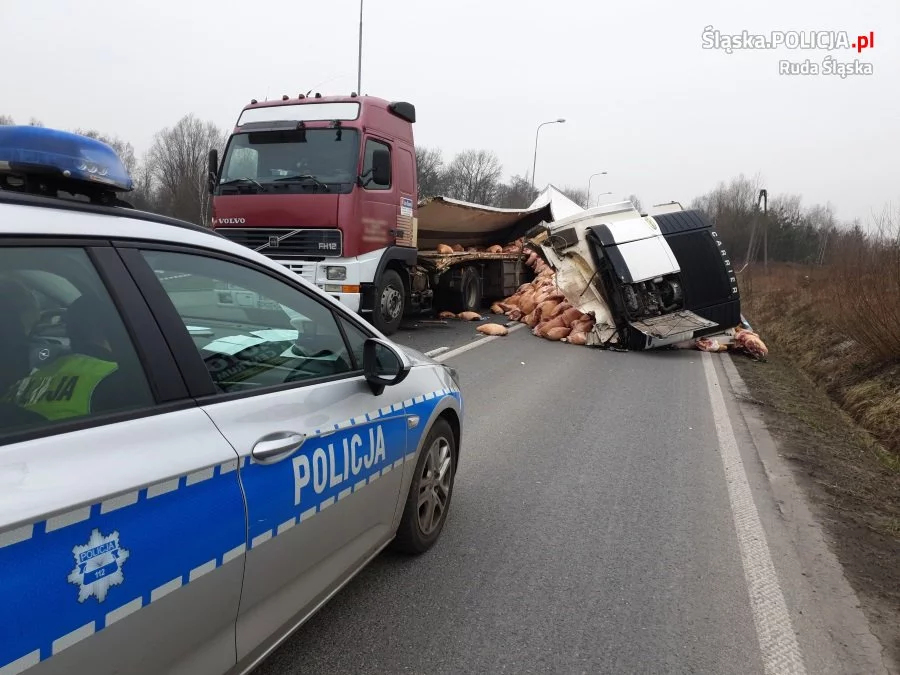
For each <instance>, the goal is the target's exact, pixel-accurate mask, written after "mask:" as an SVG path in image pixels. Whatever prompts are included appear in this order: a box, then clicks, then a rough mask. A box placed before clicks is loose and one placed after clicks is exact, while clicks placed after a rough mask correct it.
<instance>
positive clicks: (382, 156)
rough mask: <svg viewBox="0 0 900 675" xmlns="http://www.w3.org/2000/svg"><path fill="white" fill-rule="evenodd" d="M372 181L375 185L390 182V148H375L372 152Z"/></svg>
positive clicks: (388, 183)
mask: <svg viewBox="0 0 900 675" xmlns="http://www.w3.org/2000/svg"><path fill="white" fill-rule="evenodd" d="M372 182H373V183H375V184H376V185H390V184H391V152H390V150H375V151H373V152H372Z"/></svg>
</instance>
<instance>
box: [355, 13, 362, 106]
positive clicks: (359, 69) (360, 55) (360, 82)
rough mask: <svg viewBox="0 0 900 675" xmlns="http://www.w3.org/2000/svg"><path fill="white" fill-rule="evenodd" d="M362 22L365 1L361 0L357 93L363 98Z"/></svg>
mask: <svg viewBox="0 0 900 675" xmlns="http://www.w3.org/2000/svg"><path fill="white" fill-rule="evenodd" d="M362 21H363V0H359V57H358V59H357V63H356V93H357V94H359V95H360V96H362Z"/></svg>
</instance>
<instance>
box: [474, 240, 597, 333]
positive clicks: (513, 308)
mask: <svg viewBox="0 0 900 675" xmlns="http://www.w3.org/2000/svg"><path fill="white" fill-rule="evenodd" d="M523 252H524V253H526V254H527V255H528V258H527V260H526V264H527V265H528V266H529V267H531V268H532V269H533V270H534V272H535V274H536V275H537V276H536V278H535V280H534V281H532V282H531V283H528V284H523V285H521V286H520V287H519V288H518V290H517V291H516V292H515V294H514V295H512V296H511V297H508V298H506V299H505V300H503V301H502V302H497V303H494V304H493V305H491V311H492V312H494V314H505V315H506V316H507V317H509V318H510V319H512V320H513V321H520V322H521V323H524V324H527V325H528V326H530V327H531V329H532V330H531V332H532V333H534V334H535V335H537V336H538V337H542V338H545V339H547V340H561V341H563V342H570V343H571V344H573V345H583V344H586V343H587V336H588V333H589V332H590V331H591V330H592V329H593V327H594V316H593V315H592V314H585V313H584V312H582V311H581V310H580V309H578V308H577V307H573V306H572V305H570V304H569V303H568V302H566V298H565V296H564V295H563V294H562V293H561V292H560V291H559V289H558V288H557V287H556V279H555V275H556V273H555V272H554V271H553V268H552V267H550V266H549V265H547V263H545V262H544V260H543V259H542V258H541V257H540V256H539V255H538V254H537V253H535V252H534V251H531V250H529V249H528V248H525V249H524V251H523Z"/></svg>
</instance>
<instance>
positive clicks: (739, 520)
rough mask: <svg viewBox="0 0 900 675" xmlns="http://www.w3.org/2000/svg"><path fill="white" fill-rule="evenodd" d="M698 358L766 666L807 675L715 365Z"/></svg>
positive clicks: (776, 673) (780, 674) (775, 672)
mask: <svg viewBox="0 0 900 675" xmlns="http://www.w3.org/2000/svg"><path fill="white" fill-rule="evenodd" d="M700 358H702V359H703V370H704V371H705V372H706V386H707V388H708V389H709V400H710V403H711V404H712V412H713V420H714V421H715V424H716V436H717V437H718V439H719V456H720V457H721V458H722V465H723V466H724V468H725V481H726V483H727V485H728V499H729V501H730V502H731V513H732V515H733V516H734V528H735V530H736V532H737V540H738V547H739V548H740V552H741V560H742V562H743V565H744V578H745V580H746V582H747V591H748V593H749V595H750V609H751V611H752V613H753V622H754V623H755V624H756V635H757V638H758V639H759V648H760V651H761V652H762V662H763V667H764V668H765V671H766V673H767V674H768V675H787V674H793V675H804V674H805V673H806V667H805V666H804V664H803V655H802V654H801V653H800V646H799V645H798V644H797V636H796V633H795V632H794V627H793V625H792V624H791V617H790V614H788V609H787V604H786V603H785V601H784V595H783V594H782V592H781V587H780V586H779V584H778V575H777V573H776V572H775V565H774V564H773V563H772V556H771V554H770V553H769V545H768V544H767V543H766V535H765V532H764V531H763V527H762V523H761V522H760V520H759V513H758V512H757V510H756V505H755V504H754V503H753V495H752V493H751V492H750V483H749V482H748V480H747V473H746V472H745V470H744V463H743V461H742V460H741V455H740V452H739V451H738V446H737V439H736V438H735V436H734V429H733V428H732V426H731V420H730V419H729V417H728V409H727V408H726V407H725V398H724V395H723V394H722V388H721V386H720V385H719V381H718V377H717V376H716V370H715V365H714V364H713V360H712V356H711V355H710V354H709V353H708V352H703V353H702V354H701V355H700Z"/></svg>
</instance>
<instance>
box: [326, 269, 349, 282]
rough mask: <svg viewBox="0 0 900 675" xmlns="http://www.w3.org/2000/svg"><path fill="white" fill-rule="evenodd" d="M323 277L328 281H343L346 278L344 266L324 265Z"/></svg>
mask: <svg viewBox="0 0 900 675" xmlns="http://www.w3.org/2000/svg"><path fill="white" fill-rule="evenodd" d="M325 278H326V279H328V281H344V280H345V279H346V278H347V268H346V267H326V268H325Z"/></svg>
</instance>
